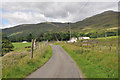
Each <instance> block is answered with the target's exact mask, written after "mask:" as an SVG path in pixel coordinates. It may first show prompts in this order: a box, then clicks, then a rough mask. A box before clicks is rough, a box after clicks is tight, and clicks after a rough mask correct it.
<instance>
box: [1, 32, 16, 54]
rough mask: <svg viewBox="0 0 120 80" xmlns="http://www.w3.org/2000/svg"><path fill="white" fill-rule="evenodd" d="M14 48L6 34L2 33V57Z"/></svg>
mask: <svg viewBox="0 0 120 80" xmlns="http://www.w3.org/2000/svg"><path fill="white" fill-rule="evenodd" d="M13 48H14V46H13V45H12V43H11V41H10V40H9V39H8V37H7V35H6V33H2V56H3V55H4V54H6V53H7V52H9V51H11V50H12V49H13Z"/></svg>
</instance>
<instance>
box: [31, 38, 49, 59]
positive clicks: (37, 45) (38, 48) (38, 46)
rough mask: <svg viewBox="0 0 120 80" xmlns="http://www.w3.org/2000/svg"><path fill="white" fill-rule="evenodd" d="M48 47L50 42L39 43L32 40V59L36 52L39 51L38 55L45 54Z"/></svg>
mask: <svg viewBox="0 0 120 80" xmlns="http://www.w3.org/2000/svg"><path fill="white" fill-rule="evenodd" d="M47 47H48V40H47V41H42V42H37V41H36V40H33V39H32V44H31V59H32V58H33V54H34V51H37V54H38V55H39V54H42V53H44V52H45V50H46V48H47Z"/></svg>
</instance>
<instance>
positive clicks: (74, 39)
mask: <svg viewBox="0 0 120 80" xmlns="http://www.w3.org/2000/svg"><path fill="white" fill-rule="evenodd" d="M68 42H77V38H71V39H70V40H69V41H68Z"/></svg>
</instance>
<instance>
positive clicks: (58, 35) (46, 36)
mask: <svg viewBox="0 0 120 80" xmlns="http://www.w3.org/2000/svg"><path fill="white" fill-rule="evenodd" d="M70 35H71V37H77V38H78V37H85V36H87V37H90V38H97V37H105V35H107V36H116V32H102V33H98V32H89V33H83V32H72V33H71V34H70V32H69V31H68V32H46V33H42V34H38V35H37V36H36V35H33V34H32V33H30V34H28V35H26V36H18V37H11V38H10V40H11V41H12V42H22V41H28V42H31V40H32V39H37V41H46V40H49V41H57V40H59V41H68V40H69V39H70Z"/></svg>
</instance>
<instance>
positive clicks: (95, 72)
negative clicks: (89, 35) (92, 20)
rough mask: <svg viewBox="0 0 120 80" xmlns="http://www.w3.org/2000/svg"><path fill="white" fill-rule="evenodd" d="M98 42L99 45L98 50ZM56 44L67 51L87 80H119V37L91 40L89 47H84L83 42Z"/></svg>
mask: <svg viewBox="0 0 120 80" xmlns="http://www.w3.org/2000/svg"><path fill="white" fill-rule="evenodd" d="M96 41H98V45H99V46H98V50H97V43H96ZM111 43H112V44H111ZM55 44H57V45H61V46H62V48H63V49H65V51H66V52H67V53H68V54H69V55H70V56H71V57H72V58H73V59H74V61H75V62H76V64H77V65H78V67H79V68H80V70H81V71H82V73H83V74H84V76H85V77H86V78H118V52H117V51H116V45H117V44H118V37H116V36H114V37H108V38H97V39H91V40H89V43H88V44H89V45H88V47H87V45H85V43H83V45H84V46H83V47H82V46H81V45H82V43H81V42H77V43H66V44H65V43H55ZM105 45H106V49H105ZM110 45H111V51H110V47H109V46H110ZM101 46H102V50H101Z"/></svg>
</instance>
